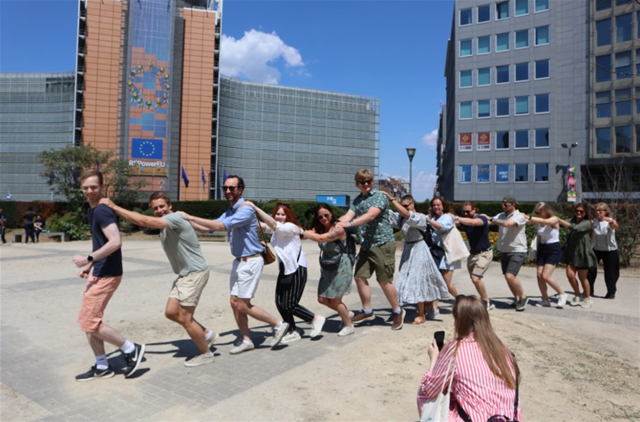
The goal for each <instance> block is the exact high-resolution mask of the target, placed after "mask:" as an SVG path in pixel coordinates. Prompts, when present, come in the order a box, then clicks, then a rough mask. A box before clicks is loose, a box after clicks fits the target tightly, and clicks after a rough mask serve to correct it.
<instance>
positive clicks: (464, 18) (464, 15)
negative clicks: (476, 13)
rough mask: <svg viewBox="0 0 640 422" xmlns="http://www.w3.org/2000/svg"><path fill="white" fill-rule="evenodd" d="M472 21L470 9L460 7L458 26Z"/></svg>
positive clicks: (469, 23)
mask: <svg viewBox="0 0 640 422" xmlns="http://www.w3.org/2000/svg"><path fill="white" fill-rule="evenodd" d="M472 23H473V13H472V9H460V26H465V25H471V24H472Z"/></svg>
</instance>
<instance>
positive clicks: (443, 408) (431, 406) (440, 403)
mask: <svg viewBox="0 0 640 422" xmlns="http://www.w3.org/2000/svg"><path fill="white" fill-rule="evenodd" d="M456 348H457V345H456ZM455 370H456V354H455V353H454V354H453V356H451V359H450V360H449V366H447V373H446V375H445V377H444V381H443V382H442V388H440V393H438V396H437V397H436V398H435V399H433V400H429V401H427V402H425V403H424V404H423V405H422V416H421V417H420V422H447V421H448V420H449V401H450V399H451V384H452V383H453V374H454V373H455ZM449 375H451V379H450V380H449V388H447V392H446V393H444V392H443V390H444V387H445V384H446V382H447V377H448V376H449Z"/></svg>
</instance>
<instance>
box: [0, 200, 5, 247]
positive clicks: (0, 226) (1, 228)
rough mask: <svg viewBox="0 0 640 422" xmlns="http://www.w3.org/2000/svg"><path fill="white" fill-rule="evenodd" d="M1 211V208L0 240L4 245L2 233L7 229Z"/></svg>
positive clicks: (0, 209) (0, 211)
mask: <svg viewBox="0 0 640 422" xmlns="http://www.w3.org/2000/svg"><path fill="white" fill-rule="evenodd" d="M2 211H3V210H2V208H0V239H2V243H3V244H5V243H7V241H6V240H5V238H4V233H5V230H6V229H7V218H6V217H5V216H4V213H3V212H2Z"/></svg>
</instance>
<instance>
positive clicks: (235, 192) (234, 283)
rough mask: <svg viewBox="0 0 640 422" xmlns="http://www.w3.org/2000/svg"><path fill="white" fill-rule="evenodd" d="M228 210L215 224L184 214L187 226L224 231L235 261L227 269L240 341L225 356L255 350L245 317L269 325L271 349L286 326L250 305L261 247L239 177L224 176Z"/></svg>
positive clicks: (259, 267)
mask: <svg viewBox="0 0 640 422" xmlns="http://www.w3.org/2000/svg"><path fill="white" fill-rule="evenodd" d="M222 191H223V193H224V197H225V198H226V199H227V201H228V202H229V209H228V210H227V211H226V212H225V213H224V214H222V215H221V216H220V217H219V218H218V219H216V220H208V219H206V218H200V217H194V216H191V215H187V214H184V215H185V216H186V218H187V220H189V221H190V222H193V223H196V224H197V225H198V226H199V227H202V228H206V229H208V230H218V231H222V230H224V231H226V232H227V233H228V234H229V238H230V246H231V254H232V255H233V256H234V257H235V259H234V261H233V265H232V267H231V274H230V278H231V280H230V288H231V298H230V303H231V309H233V315H234V317H235V319H236V323H237V324H238V329H239V330H240V334H241V336H242V339H238V341H236V342H235V343H234V347H233V348H232V349H231V350H230V352H229V353H231V354H232V355H236V354H238V353H242V352H247V351H249V350H253V349H255V345H254V344H253V341H251V333H250V331H249V316H251V317H252V318H255V319H257V320H258V321H261V322H264V323H266V324H269V325H270V326H271V327H272V328H273V340H272V342H271V347H272V348H273V347H276V346H277V345H278V344H279V343H280V341H281V340H282V338H283V337H284V336H285V334H287V332H288V331H289V324H288V323H287V322H285V321H282V320H277V319H276V318H274V317H273V316H271V314H269V313H268V312H267V311H265V310H264V309H262V308H259V307H257V306H255V305H253V304H252V303H251V299H252V298H253V296H254V295H255V292H256V290H257V289H258V283H259V281H260V276H261V275H262V269H263V268H264V259H263V258H262V252H264V246H262V244H261V243H260V238H259V237H258V217H257V216H256V212H255V211H254V209H253V208H252V207H249V206H246V207H243V206H242V205H243V204H244V202H245V201H244V198H242V193H243V192H244V180H242V178H241V177H240V176H236V175H231V176H227V180H225V182H224V185H223V186H222ZM196 230H199V228H198V227H196Z"/></svg>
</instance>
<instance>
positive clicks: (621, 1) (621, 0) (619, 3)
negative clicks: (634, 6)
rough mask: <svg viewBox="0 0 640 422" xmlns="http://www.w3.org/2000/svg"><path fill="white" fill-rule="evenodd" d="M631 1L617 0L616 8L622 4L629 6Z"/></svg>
mask: <svg viewBox="0 0 640 422" xmlns="http://www.w3.org/2000/svg"><path fill="white" fill-rule="evenodd" d="M631 1H632V0H618V1H616V6H622V5H623V4H629V3H631Z"/></svg>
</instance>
